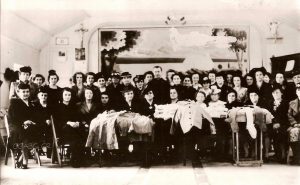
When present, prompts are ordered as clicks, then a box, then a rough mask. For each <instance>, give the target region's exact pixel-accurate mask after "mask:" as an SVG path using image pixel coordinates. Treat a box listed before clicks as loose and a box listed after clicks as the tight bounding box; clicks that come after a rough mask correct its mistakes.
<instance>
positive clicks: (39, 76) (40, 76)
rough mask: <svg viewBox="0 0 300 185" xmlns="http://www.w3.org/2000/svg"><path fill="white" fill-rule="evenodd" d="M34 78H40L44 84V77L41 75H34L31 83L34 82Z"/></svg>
mask: <svg viewBox="0 0 300 185" xmlns="http://www.w3.org/2000/svg"><path fill="white" fill-rule="evenodd" d="M36 78H42V82H43V83H44V82H45V77H44V76H43V75H41V74H36V75H35V76H34V77H33V81H35V79H36Z"/></svg>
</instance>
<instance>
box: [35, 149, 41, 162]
mask: <svg viewBox="0 0 300 185" xmlns="http://www.w3.org/2000/svg"><path fill="white" fill-rule="evenodd" d="M34 155H35V157H36V163H37V164H38V165H39V166H42V164H41V158H40V155H39V153H38V151H37V150H36V149H34Z"/></svg>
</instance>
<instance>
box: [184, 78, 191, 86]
mask: <svg viewBox="0 0 300 185" xmlns="http://www.w3.org/2000/svg"><path fill="white" fill-rule="evenodd" d="M183 86H186V87H190V86H192V81H191V79H190V78H188V77H186V78H184V79H183Z"/></svg>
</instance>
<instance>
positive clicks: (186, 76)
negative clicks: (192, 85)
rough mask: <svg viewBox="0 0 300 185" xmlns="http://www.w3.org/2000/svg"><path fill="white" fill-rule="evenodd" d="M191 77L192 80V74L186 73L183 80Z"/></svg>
mask: <svg viewBox="0 0 300 185" xmlns="http://www.w3.org/2000/svg"><path fill="white" fill-rule="evenodd" d="M186 78H189V79H190V80H191V81H192V77H191V76H190V75H184V77H183V80H184V79H186Z"/></svg>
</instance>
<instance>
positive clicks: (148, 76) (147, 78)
mask: <svg viewBox="0 0 300 185" xmlns="http://www.w3.org/2000/svg"><path fill="white" fill-rule="evenodd" d="M152 79H153V76H152V75H151V74H147V75H146V76H145V79H144V82H145V84H148V83H149V82H150V81H151V80H152Z"/></svg>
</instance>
